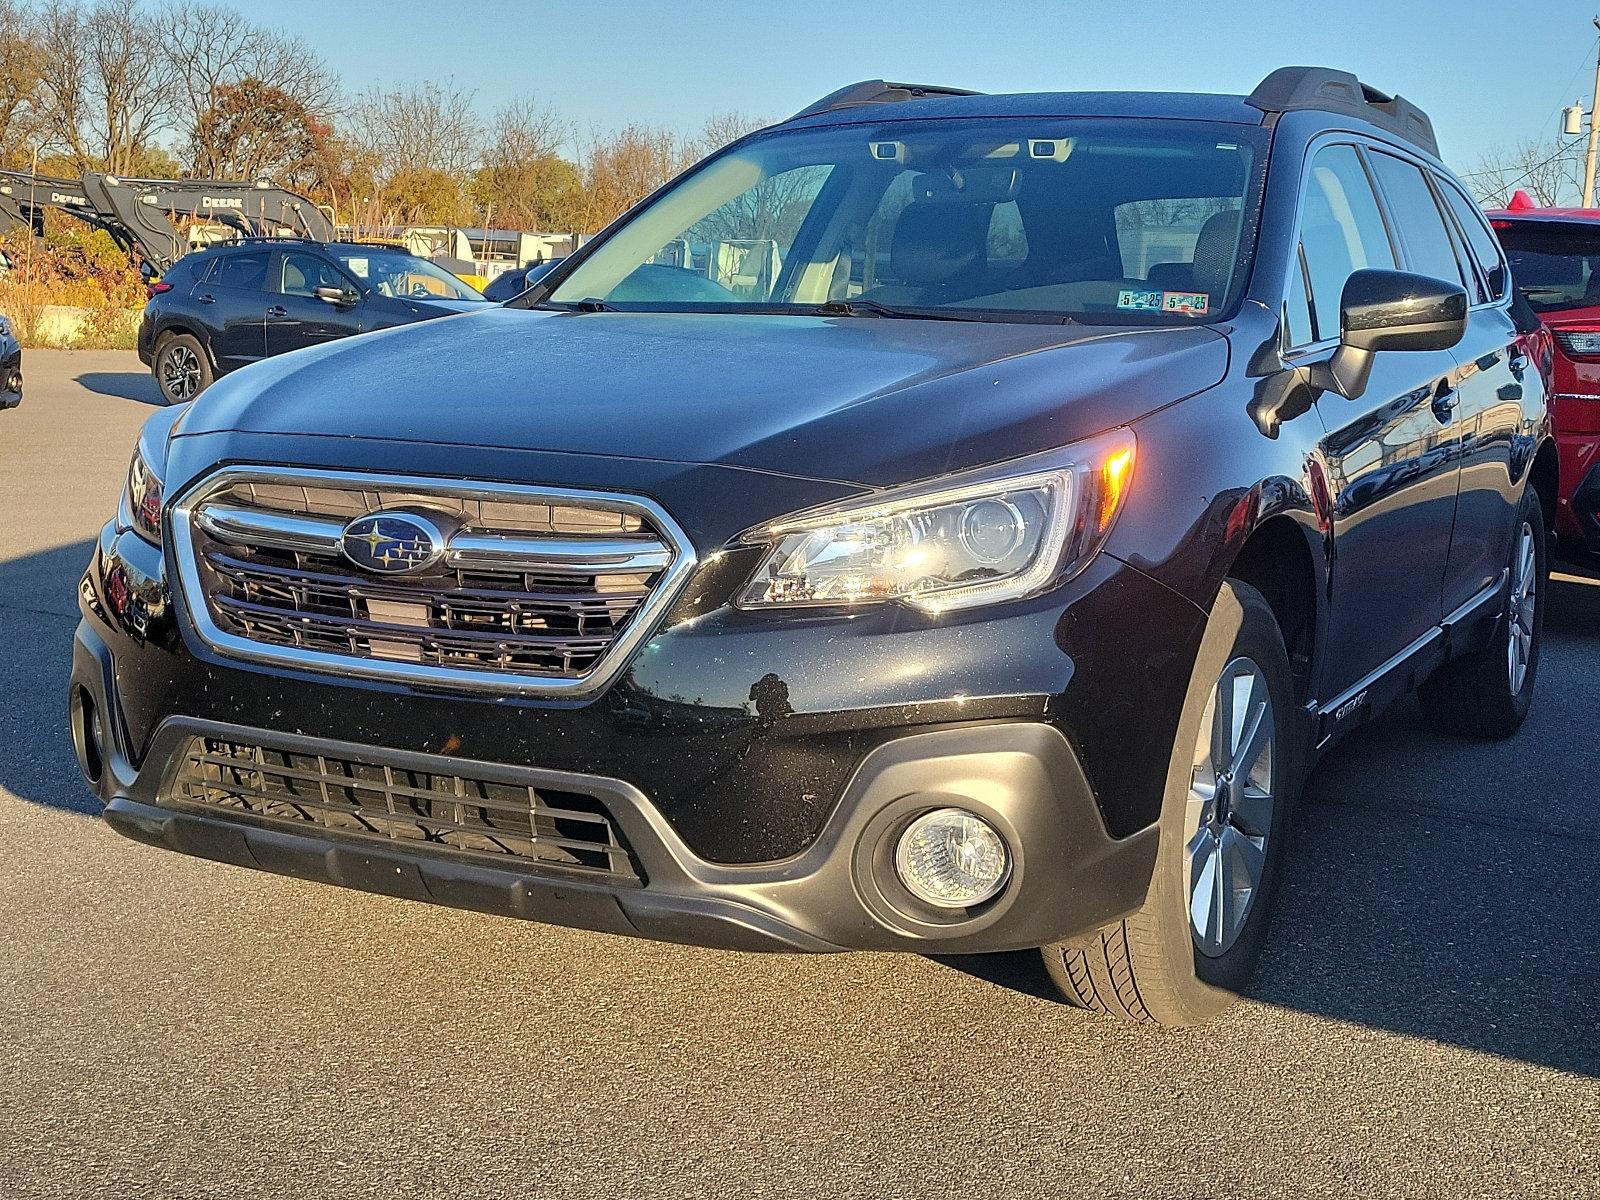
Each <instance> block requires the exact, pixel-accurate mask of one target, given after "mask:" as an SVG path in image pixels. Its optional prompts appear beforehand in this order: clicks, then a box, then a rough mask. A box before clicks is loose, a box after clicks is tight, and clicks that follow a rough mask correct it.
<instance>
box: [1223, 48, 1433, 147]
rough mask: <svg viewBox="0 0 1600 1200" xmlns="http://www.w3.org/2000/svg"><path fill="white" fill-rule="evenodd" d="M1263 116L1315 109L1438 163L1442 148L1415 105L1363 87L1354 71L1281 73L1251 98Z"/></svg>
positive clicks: (1282, 70)
mask: <svg viewBox="0 0 1600 1200" xmlns="http://www.w3.org/2000/svg"><path fill="white" fill-rule="evenodd" d="M1246 100H1247V102H1248V103H1249V104H1251V105H1253V106H1254V107H1256V108H1259V109H1260V110H1261V111H1262V112H1264V113H1283V112H1294V111H1297V110H1301V109H1315V110H1317V111H1319V112H1335V113H1343V114H1345V115H1346V116H1351V117H1360V118H1361V119H1362V120H1363V121H1371V122H1372V123H1373V124H1374V125H1381V126H1382V127H1383V128H1385V129H1387V130H1389V131H1390V132H1391V133H1397V134H1399V135H1400V136H1401V137H1403V138H1405V139H1406V140H1407V141H1408V142H1411V143H1412V144H1413V145H1416V146H1420V147H1421V148H1422V149H1424V150H1426V151H1427V152H1428V153H1429V154H1431V155H1433V156H1434V157H1435V158H1437V157H1438V156H1439V142H1438V139H1437V138H1435V137H1434V134H1433V122H1432V121H1430V120H1429V119H1428V114H1427V113H1425V112H1423V111H1422V110H1421V109H1420V108H1418V107H1417V106H1416V105H1415V104H1413V103H1411V101H1409V100H1406V99H1403V98H1401V97H1400V96H1390V95H1388V94H1386V93H1384V92H1380V91H1379V90H1378V89H1377V88H1375V87H1371V86H1370V85H1368V84H1365V83H1362V82H1361V80H1359V79H1357V78H1356V77H1355V76H1354V75H1352V74H1351V73H1350V72H1349V71H1336V70H1334V69H1333V68H1331V67H1279V68H1278V69H1277V70H1276V71H1274V72H1272V74H1270V75H1268V76H1267V77H1266V78H1265V79H1263V80H1262V81H1261V82H1260V83H1259V84H1257V85H1256V90H1255V91H1253V92H1251V93H1250V95H1249V96H1248V97H1247V98H1246Z"/></svg>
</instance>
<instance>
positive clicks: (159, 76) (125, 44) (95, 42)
mask: <svg viewBox="0 0 1600 1200" xmlns="http://www.w3.org/2000/svg"><path fill="white" fill-rule="evenodd" d="M36 38H37V42H38V46H39V49H40V51H41V55H42V57H41V66H40V95H41V98H42V99H43V100H44V102H45V103H44V108H45V114H46V117H47V124H48V128H49V131H50V134H51V135H52V140H53V141H54V142H56V143H57V145H58V146H59V148H61V149H62V150H64V151H66V153H67V154H68V155H70V156H71V157H72V158H73V159H74V160H75V161H76V162H77V164H78V165H80V166H83V167H88V166H91V165H99V166H103V167H104V168H105V169H106V170H108V171H111V172H113V173H118V172H120V173H123V174H126V173H128V172H130V171H131V170H133V169H135V168H136V167H137V164H138V163H140V162H141V161H148V159H149V155H150V151H151V150H152V149H153V148H154V147H155V146H156V141H157V138H158V137H159V136H161V135H162V134H164V133H166V132H167V130H168V128H169V124H170V118H171V116H172V113H173V111H174V108H175V105H176V103H177V101H176V96H177V92H178V87H177V84H178V80H177V76H176V73H175V72H174V70H173V68H172V65H171V62H170V59H169V57H168V54H167V48H166V44H165V42H164V41H163V39H162V35H161V31H160V29H159V28H157V27H156V26H154V25H152V24H151V23H150V22H149V21H148V20H147V19H146V18H145V15H144V14H142V13H141V12H140V11H139V10H137V9H135V8H133V7H132V6H130V5H128V4H125V3H119V2H118V0H100V2H99V3H97V4H95V5H94V6H93V7H87V8H86V7H84V6H82V5H80V4H78V3H75V2H74V0H50V2H49V3H46V4H45V5H43V6H42V7H41V8H40V9H39V11H38V25H37V28H36Z"/></svg>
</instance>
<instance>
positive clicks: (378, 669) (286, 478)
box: [172, 467, 694, 694]
mask: <svg viewBox="0 0 1600 1200" xmlns="http://www.w3.org/2000/svg"><path fill="white" fill-rule="evenodd" d="M379 511H384V512H390V511H398V512H400V513H401V514H402V515H403V514H404V513H405V512H412V513H416V514H418V515H421V516H426V517H427V518H429V519H430V520H432V521H433V522H434V524H435V525H436V526H437V529H436V530H435V531H434V536H435V544H437V539H438V537H439V536H441V535H442V536H444V537H445V538H446V539H447V542H446V546H445V551H444V554H443V555H442V556H438V555H436V556H435V558H434V559H433V560H430V561H429V562H428V563H419V566H420V567H421V569H419V570H417V571H416V572H414V573H411V574H380V573H375V572H369V571H365V570H362V569H361V568H360V567H358V566H357V565H356V564H355V563H354V562H352V561H350V560H349V559H347V558H346V557H345V555H344V553H343V551H342V550H341V549H340V539H341V537H342V534H343V531H344V528H345V526H346V525H347V524H348V523H349V522H350V521H351V520H354V519H355V518H357V517H360V516H364V515H367V514H370V513H374V512H379ZM172 520H173V527H174V534H175V536H174V539H173V542H174V551H175V554H176V556H177V559H178V567H179V571H178V574H179V578H180V581H181V582H182V584H183V586H184V590H185V595H186V597H187V598H188V599H189V601H190V604H189V605H188V607H189V610H190V612H191V615H192V616H193V617H194V619H195V624H196V628H197V629H198V631H199V632H200V634H201V636H202V637H204V638H205V639H206V640H207V641H208V642H210V643H211V644H212V645H214V646H216V647H217V648H219V649H222V650H224V651H225V652H227V653H231V654H235V655H238V656H240V657H245V658H253V659H260V660H263V661H271V662H287V663H290V664H293V665H301V666H307V667H311V668H312V669H320V670H330V671H337V672H339V673H342V674H357V675H366V676H369V677H373V678H388V677H398V678H404V679H411V680H418V681H423V682H430V683H431V682H444V683H448V684H457V685H461V686H474V687H482V686H487V687H490V688H493V689H498V690H514V691H518V692H525V693H539V692H549V693H563V694H584V693H585V692H589V691H593V690H596V689H597V688H598V687H599V686H602V685H603V683H604V682H606V681H607V680H608V679H609V678H610V677H612V676H613V675H614V674H615V672H616V671H617V670H619V669H620V668H621V666H622V664H623V662H624V661H625V660H626V657H627V656H628V654H629V653H630V652H631V651H632V650H633V649H636V648H637V646H638V644H639V643H640V642H641V641H642V640H643V638H644V637H646V636H648V634H649V627H650V625H651V624H652V623H653V621H654V620H656V619H658V618H659V616H660V615H661V614H662V613H663V612H664V611H665V608H666V606H667V605H668V604H669V603H670V602H671V600H672V599H673V597H674V596H675V595H676V593H677V592H678V591H679V590H681V587H682V584H683V583H684V582H685V581H686V579H687V574H688V571H689V570H690V569H691V568H692V566H693V563H694V554H693V550H692V548H691V547H690V546H689V544H688V541H687V538H686V537H684V535H683V533H682V531H681V530H680V529H678V527H677V526H676V525H675V524H674V523H673V522H672V520H671V518H670V517H668V516H667V515H666V514H665V513H664V512H662V511H661V510H660V508H659V507H657V506H656V505H654V504H653V503H651V502H649V501H647V500H643V499H642V498H638V497H629V496H613V495H607V494H603V493H592V494H591V493H583V492H576V491H570V490H563V489H558V488H549V489H544V488H534V487H525V486H519V485H509V484H507V485H495V484H478V483H463V482H461V481H454V480H429V479H401V478H391V477H354V476H348V475H345V474H343V473H341V472H333V471H306V472H276V471H272V470H269V469H266V468H260V469H256V468H242V467H241V468H234V467H230V468H223V469H222V470H221V471H219V472H218V473H217V474H216V475H214V476H212V477H211V478H210V479H208V480H206V481H203V482H202V483H201V484H200V485H198V486H197V487H196V488H194V489H193V490H191V492H190V493H188V494H186V495H185V496H183V497H181V498H180V499H179V500H178V502H177V503H175V504H174V505H173V509H172ZM197 599H198V600H199V601H200V603H199V604H196V603H194V601H195V600H197Z"/></svg>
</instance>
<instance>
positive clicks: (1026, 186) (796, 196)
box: [545, 118, 1265, 324]
mask: <svg viewBox="0 0 1600 1200" xmlns="http://www.w3.org/2000/svg"><path fill="white" fill-rule="evenodd" d="M1264 138H1265V134H1264V132H1263V131H1262V130H1260V129H1254V128H1250V127H1247V126H1240V125H1228V124H1212V123H1208V122H1199V121H1180V120H1155V121H1151V120H1142V121H1128V120H1108V119H1102V118H1077V119H1063V118H1048V119H1036V118H1027V119H1023V118H1005V119H991V120H971V121H899V122H891V123H885V124H882V125H848V126H841V127H833V128H826V129H816V130H801V131H794V132H779V133H774V134H771V135H767V136H762V137H758V138H756V139H754V140H752V141H750V142H748V143H746V144H744V145H742V146H739V147H736V148H735V149H734V150H732V151H730V152H728V153H726V154H724V155H722V156H720V157H718V158H715V159H712V160H711V161H710V162H708V163H707V164H705V165H703V166H702V167H700V168H699V169H697V170H696V171H694V172H693V173H692V174H690V175H688V176H687V177H685V178H684V179H682V180H680V181H679V182H678V183H676V184H675V185H673V186H672V187H670V188H669V189H668V190H667V191H666V192H664V193H663V194H662V195H660V196H658V197H657V198H656V199H655V200H654V201H653V202H651V203H650V204H648V205H646V206H644V207H642V208H640V209H639V210H638V211H636V212H635V213H634V214H633V215H632V216H631V217H630V218H629V219H628V221H627V222H626V224H624V225H623V226H622V227H621V228H620V229H618V230H617V231H616V232H615V233H613V234H612V235H611V236H609V237H608V238H606V240H605V241H604V242H602V243H601V244H599V245H598V246H597V247H596V248H595V249H594V250H593V251H592V252H591V253H590V254H588V255H587V256H586V257H584V258H583V259H582V261H581V262H579V264H578V265H577V266H576V268H575V269H573V270H572V271H571V273H570V274H567V275H566V276H565V277H564V278H562V279H560V280H559V281H558V282H557V284H556V286H555V288H554V290H553V291H552V292H551V293H550V294H549V296H548V297H546V298H545V299H546V302H547V304H548V305H550V306H558V307H559V306H562V305H574V304H578V303H580V302H582V301H586V300H598V301H602V302H604V303H605V304H606V305H607V306H608V307H616V308H620V309H651V310H684V309H691V310H700V311H740V310H752V309H753V310H762V311H772V310H774V309H777V310H779V311H784V310H788V309H794V310H798V311H816V310H817V308H818V307H819V306H823V305H831V306H832V309H833V311H844V310H845V309H847V307H848V306H849V305H852V304H855V305H857V306H858V308H859V309H860V310H862V311H870V310H872V309H875V308H880V307H881V308H888V309H893V310H909V311H911V312H914V313H915V312H921V313H925V314H930V315H939V316H941V317H944V318H951V317H956V318H959V317H963V316H964V317H968V318H971V319H981V318H982V317H983V316H984V315H985V314H988V315H989V316H991V317H993V316H996V315H998V316H1000V317H1001V318H1002V319H1004V318H1007V317H1009V318H1012V319H1017V318H1020V317H1021V315H1023V314H1027V315H1030V316H1032V317H1034V318H1039V317H1046V318H1051V319H1062V318H1072V319H1076V320H1080V321H1085V322H1090V321H1092V322H1097V323H1119V324H1126V323H1138V324H1175V323H1187V322H1192V321H1197V320H1201V321H1203V320H1215V319H1217V318H1218V317H1219V316H1223V315H1226V313H1227V311H1228V310H1229V309H1230V308H1231V306H1232V305H1233V303H1234V302H1235V300H1236V299H1237V298H1238V294H1239V292H1240V290H1241V287H1242V284H1243V269H1242V267H1243V264H1244V263H1245V262H1246V261H1247V259H1248V257H1249V256H1248V249H1249V247H1248V241H1249V239H1248V238H1244V237H1241V229H1244V228H1248V227H1249V226H1250V225H1251V224H1252V223H1251V222H1247V221H1244V220H1243V215H1244V214H1245V213H1247V212H1251V211H1252V209H1253V203H1254V200H1253V197H1254V193H1255V191H1256V184H1255V180H1256V177H1257V174H1258V172H1257V170H1256V169H1255V168H1256V164H1257V163H1258V161H1259V159H1260V156H1261V150H1262V148H1263V146H1264V144H1265V143H1264Z"/></svg>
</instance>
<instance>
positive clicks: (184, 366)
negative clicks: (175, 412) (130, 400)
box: [150, 333, 214, 404]
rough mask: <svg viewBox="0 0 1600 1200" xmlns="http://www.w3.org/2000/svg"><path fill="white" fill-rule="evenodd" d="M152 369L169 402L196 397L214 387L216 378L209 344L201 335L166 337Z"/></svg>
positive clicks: (181, 334)
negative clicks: (208, 351) (213, 382)
mask: <svg viewBox="0 0 1600 1200" xmlns="http://www.w3.org/2000/svg"><path fill="white" fill-rule="evenodd" d="M150 370H151V374H153V375H154V376H155V377H156V385H157V386H158V387H159V388H160V389H161V395H162V398H163V399H165V400H166V402H167V403H168V404H183V403H185V402H187V401H189V400H193V399H194V398H195V397H196V396H198V395H199V394H200V393H201V392H203V391H205V390H206V389H207V388H208V387H210V386H211V384H212V381H213V378H214V376H213V375H212V371H211V359H210V358H209V357H208V356H207V354H206V351H205V347H204V346H202V345H201V344H200V341H199V339H198V338H195V337H193V336H191V335H190V334H187V333H175V334H172V335H171V336H169V337H166V338H163V339H162V341H161V344H160V345H159V346H157V347H156V354H155V365H154V366H152V367H151V369H150Z"/></svg>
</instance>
